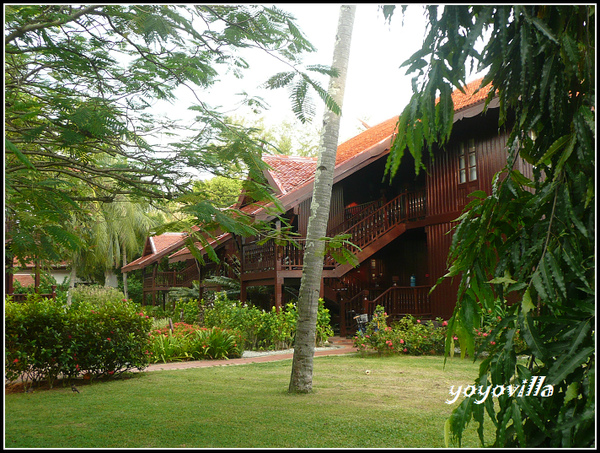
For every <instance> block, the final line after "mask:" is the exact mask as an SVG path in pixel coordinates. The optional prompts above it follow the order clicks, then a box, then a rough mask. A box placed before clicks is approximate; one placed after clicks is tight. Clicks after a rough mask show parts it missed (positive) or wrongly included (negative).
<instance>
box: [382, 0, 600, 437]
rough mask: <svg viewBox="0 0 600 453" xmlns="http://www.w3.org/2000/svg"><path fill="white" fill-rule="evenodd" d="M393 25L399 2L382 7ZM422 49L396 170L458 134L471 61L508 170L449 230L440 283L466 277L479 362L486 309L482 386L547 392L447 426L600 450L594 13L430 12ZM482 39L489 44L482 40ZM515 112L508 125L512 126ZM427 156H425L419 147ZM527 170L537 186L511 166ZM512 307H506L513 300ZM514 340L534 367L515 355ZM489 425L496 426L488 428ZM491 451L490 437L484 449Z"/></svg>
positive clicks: (457, 320)
mask: <svg viewBox="0 0 600 453" xmlns="http://www.w3.org/2000/svg"><path fill="white" fill-rule="evenodd" d="M384 11H385V12H386V14H387V15H388V17H389V16H390V15H391V14H392V12H393V7H384ZM426 12H427V15H428V19H429V28H428V30H427V33H426V37H425V41H424V43H423V48H422V50H420V51H418V52H417V53H416V54H414V55H413V56H412V57H411V58H410V59H409V60H408V61H407V62H406V63H405V65H406V66H408V70H409V72H412V73H414V74H415V79H414V92H415V93H414V95H413V97H412V99H411V101H410V103H409V105H408V106H407V107H406V108H405V110H404V111H403V113H402V115H401V117H400V120H399V133H398V136H397V139H396V140H395V142H394V144H393V147H392V151H391V154H390V159H389V161H388V171H389V173H390V174H391V175H393V174H394V173H395V171H396V170H397V168H398V165H399V163H400V159H401V158H402V154H403V153H404V151H405V150H406V149H408V150H409V151H410V152H411V153H412V155H413V156H414V157H415V161H416V165H417V169H418V168H420V167H421V159H422V155H423V153H424V152H427V149H429V150H430V151H431V149H432V148H433V146H434V145H437V146H440V147H443V145H444V143H445V142H446V141H447V139H448V138H449V136H450V133H451V132H452V122H453V110H454V108H453V104H452V98H451V93H452V90H453V89H455V88H457V89H462V86H463V85H464V84H465V82H466V80H467V77H468V75H469V73H468V70H469V67H471V68H472V69H476V70H478V71H482V72H485V73H486V75H485V77H484V79H483V81H482V83H481V85H482V87H483V86H485V85H487V84H488V83H491V84H492V90H491V92H490V95H489V98H488V101H489V100H490V99H491V98H492V97H495V96H497V97H498V99H499V101H500V124H499V126H508V127H511V128H512V130H511V134H510V137H509V139H508V144H507V150H506V151H507V155H508V165H507V166H506V168H505V169H504V170H503V171H502V172H501V173H500V174H498V175H497V176H496V178H495V179H494V184H493V193H491V194H485V193H482V192H477V193H474V194H473V201H472V202H471V203H470V204H469V205H468V206H467V208H466V209H467V210H466V212H465V213H464V214H463V215H462V216H461V218H460V219H459V220H460V222H459V224H458V226H457V227H456V229H455V231H454V236H453V243H452V247H451V250H450V257H449V271H448V274H447V276H446V278H458V279H460V288H459V296H458V300H457V305H456V309H455V311H454V315H453V317H452V319H451V320H450V322H449V326H448V327H449V329H448V339H447V351H448V352H450V351H451V350H453V349H454V341H453V338H454V336H456V337H457V338H458V340H459V343H460V348H461V351H462V353H463V354H464V353H465V352H466V353H468V354H469V355H470V356H473V354H474V352H475V351H474V338H473V337H474V328H475V327H478V325H479V322H480V319H481V317H482V316H483V315H484V314H487V313H491V314H493V315H494V316H500V318H501V322H500V323H499V325H498V327H497V328H496V330H495V331H493V332H492V335H491V337H490V341H494V342H495V344H496V347H495V349H494V350H493V352H492V353H491V354H490V355H489V357H487V358H486V359H485V360H484V361H483V362H482V364H481V367H480V374H479V376H478V378H477V379H476V380H475V382H474V385H475V386H477V387H478V386H483V387H484V388H487V386H492V387H495V386H508V385H511V384H514V385H520V384H522V382H523V381H524V380H527V381H530V380H531V379H532V377H533V376H544V377H545V380H546V381H545V383H546V384H549V385H552V386H553V388H554V393H553V395H552V397H549V398H539V397H538V398H533V397H529V398H527V397H510V396H508V395H503V396H500V397H498V398H489V399H487V400H486V402H485V403H484V404H476V403H475V402H474V399H475V398H473V397H471V398H465V400H464V401H463V402H462V404H460V406H459V407H458V408H457V409H456V410H455V411H454V412H453V414H452V417H451V418H450V419H449V421H448V424H447V426H446V434H447V435H448V437H447V440H449V439H450V438H453V439H455V440H457V441H458V442H459V443H460V440H461V436H462V432H463V430H464V429H465V427H466V426H467V424H468V423H469V421H470V420H472V419H474V420H475V421H476V422H477V423H478V424H479V427H478V433H479V436H480V438H481V442H482V444H484V443H485V442H484V436H483V433H484V430H483V425H484V423H491V424H492V425H493V427H492V430H494V431H493V432H494V440H493V441H492V444H493V445H495V446H518V447H575V446H579V447H582V446H586V447H587V446H593V445H594V444H595V433H594V418H595V394H594V393H595V340H594V326H595V301H594V298H595V251H594V248H595V237H596V235H595V174H596V170H595V138H596V137H595V105H596V104H595V101H596V97H595V94H596V93H595V83H596V81H595V64H596V62H595V55H596V49H595V39H596V30H595V22H596V17H595V7H594V6H591V5H581V6H573V5H565V6H538V5H527V6H517V5H506V6H481V5H479V6H467V5H461V6H444V7H437V6H429V7H426ZM484 37H485V38H486V43H485V45H484V46H483V50H482V51H481V52H478V51H477V50H476V46H475V43H476V42H477V40H479V39H481V38H484ZM509 115H511V116H512V117H513V118H514V122H511V123H510V124H509V123H507V122H506V120H507V118H508V117H509ZM424 150H425V151H424ZM518 157H521V158H523V159H525V160H526V161H527V162H529V163H530V164H531V165H532V166H533V169H534V171H533V177H532V178H531V179H530V178H528V177H526V176H525V175H523V174H521V173H520V172H519V171H518V170H516V169H515V167H513V164H514V162H515V161H516V159H517V158H518ZM508 300H511V301H512V303H509V302H508ZM517 332H519V333H520V335H521V336H522V338H523V339H524V340H525V342H526V343H527V348H528V349H527V351H526V354H527V355H528V356H529V361H528V363H527V366H523V365H521V364H520V363H519V362H518V361H517V355H516V353H515V348H514V339H515V334H516V333H517ZM486 419H487V420H488V421H486ZM488 443H489V441H488Z"/></svg>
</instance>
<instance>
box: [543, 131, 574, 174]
mask: <svg viewBox="0 0 600 453" xmlns="http://www.w3.org/2000/svg"><path fill="white" fill-rule="evenodd" d="M570 138H571V135H570V134H567V135H563V136H562V137H560V138H559V139H557V140H556V141H554V143H552V145H550V147H549V148H548V150H547V151H546V152H545V153H544V155H543V156H542V157H540V158H539V160H538V161H537V162H536V164H535V165H536V166H539V165H541V164H546V165H548V164H550V158H551V157H552V156H553V155H554V154H556V153H557V152H558V151H560V150H561V149H562V148H564V146H565V145H566V144H567V143H568V142H569V139H570Z"/></svg>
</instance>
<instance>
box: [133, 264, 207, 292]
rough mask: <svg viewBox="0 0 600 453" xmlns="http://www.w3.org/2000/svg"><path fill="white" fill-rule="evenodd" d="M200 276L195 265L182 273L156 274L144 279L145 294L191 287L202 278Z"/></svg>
mask: <svg viewBox="0 0 600 453" xmlns="http://www.w3.org/2000/svg"><path fill="white" fill-rule="evenodd" d="M199 275H200V274H199V273H198V268H197V267H196V265H195V264H194V265H191V266H189V267H187V268H186V269H184V270H182V271H169V272H156V273H155V274H153V275H152V276H150V277H146V278H144V292H152V291H157V290H158V291H162V290H167V289H170V288H184V287H191V286H192V282H193V281H194V280H198V279H199V278H200V277H199Z"/></svg>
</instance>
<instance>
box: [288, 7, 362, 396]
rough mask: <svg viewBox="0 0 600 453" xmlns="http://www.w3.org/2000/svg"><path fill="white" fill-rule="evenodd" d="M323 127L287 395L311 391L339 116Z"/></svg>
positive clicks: (344, 35) (342, 66)
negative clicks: (324, 239)
mask: <svg viewBox="0 0 600 453" xmlns="http://www.w3.org/2000/svg"><path fill="white" fill-rule="evenodd" d="M355 12H356V6H354V5H342V6H341V7H340V17H339V21H338V29H337V34H336V41H335V47H334V51H333V64H332V66H333V67H334V68H336V69H337V70H338V77H335V78H333V77H332V78H331V80H330V82H329V94H330V95H331V97H332V98H333V99H334V100H335V102H336V103H337V104H338V106H339V107H340V108H341V107H342V103H343V100H344V89H345V84H346V72H347V69H348V59H349V55H350V41H351V38H352V27H353V24H354V15H355ZM323 126H324V127H323V134H322V136H321V144H320V150H319V159H318V162H317V169H316V172H315V181H314V186H313V197H312V203H311V207H310V211H311V212H310V218H309V220H308V228H307V233H306V249H305V252H304V268H303V271H302V280H301V283H300V293H299V295H298V322H297V327H296V339H295V343H294V359H293V363H292V375H291V379H290V386H289V392H293V393H308V392H310V391H311V390H312V375H313V357H314V354H315V336H316V326H317V310H318V307H319V293H320V289H321V276H322V273H323V252H324V249H325V243H324V241H322V240H320V238H322V237H324V236H325V235H326V233H327V220H328V219H329V206H330V203H331V188H332V185H333V170H334V168H335V158H336V153H337V142H338V135H339V129H340V117H339V116H338V115H336V114H335V113H333V112H331V111H330V110H328V109H326V110H325V113H324V115H323Z"/></svg>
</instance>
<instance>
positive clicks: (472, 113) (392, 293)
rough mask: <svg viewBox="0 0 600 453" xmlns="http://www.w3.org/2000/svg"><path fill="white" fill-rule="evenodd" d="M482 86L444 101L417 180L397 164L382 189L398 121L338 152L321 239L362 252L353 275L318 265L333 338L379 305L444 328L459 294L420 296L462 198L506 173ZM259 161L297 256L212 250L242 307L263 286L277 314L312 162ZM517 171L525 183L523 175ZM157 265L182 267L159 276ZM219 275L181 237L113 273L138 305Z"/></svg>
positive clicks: (229, 246)
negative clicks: (137, 288) (337, 239)
mask: <svg viewBox="0 0 600 453" xmlns="http://www.w3.org/2000/svg"><path fill="white" fill-rule="evenodd" d="M480 82H481V79H480V80H477V81H474V82H472V83H470V84H468V85H467V87H466V93H465V94H463V93H461V92H459V91H456V92H455V93H454V94H453V100H454V106H455V116H454V123H455V124H454V128H453V132H452V136H451V139H450V141H449V143H448V144H447V146H445V147H444V149H437V150H435V151H434V158H433V159H430V158H427V159H426V160H425V165H426V171H421V172H420V174H419V175H418V176H417V175H416V174H415V170H414V160H413V158H412V156H411V155H410V153H408V152H407V153H405V155H404V157H403V160H402V162H401V165H400V167H399V170H398V172H397V174H396V176H395V178H394V179H393V181H392V182H391V183H390V182H388V181H385V182H384V181H383V176H384V170H385V164H386V160H387V157H388V154H389V150H390V144H391V141H392V139H393V137H394V134H395V130H396V123H397V119H398V118H397V117H394V118H391V119H389V120H388V121H384V122H383V123H381V124H378V125H376V126H374V127H370V128H369V129H367V130H366V131H364V132H362V133H361V134H359V135H357V136H355V137H353V138H351V139H350V140H348V141H346V142H344V143H342V144H341V145H339V147H338V150H337V159H336V167H335V173H334V184H333V189H332V200H331V210H330V215H329V225H328V234H327V236H329V237H333V236H335V235H336V234H339V233H347V234H350V235H351V238H350V241H351V242H352V243H354V244H356V245H357V246H359V247H360V249H361V251H360V252H358V253H356V256H357V258H358V260H359V262H360V264H359V266H358V267H356V268H353V267H352V266H350V265H347V264H346V265H343V264H342V265H341V264H339V263H337V262H336V261H335V260H334V259H332V258H331V257H330V256H326V257H325V259H324V263H323V277H322V284H321V295H322V297H323V298H324V300H325V302H326V307H327V308H329V309H330V311H331V314H332V321H333V322H334V323H335V324H337V325H339V330H340V334H341V335H345V334H346V333H348V332H349V330H350V329H352V328H353V326H355V325H356V324H355V322H354V321H353V317H354V316H356V315H357V314H360V313H365V312H369V313H371V312H372V310H373V309H374V307H375V306H376V305H378V304H379V305H382V306H384V307H385V309H386V311H387V313H388V314H389V315H390V316H391V317H400V316H402V315H404V314H413V315H415V316H418V317H421V318H435V317H442V318H444V319H448V318H449V317H450V316H451V314H452V311H453V309H454V305H455V302H456V291H457V284H458V282H451V281H444V282H443V283H442V284H441V285H439V286H438V287H437V288H436V289H435V290H434V291H433V292H432V293H431V294H430V289H431V287H432V285H434V284H435V282H436V281H437V280H438V278H440V277H442V276H443V275H445V274H446V273H447V255H448V251H449V247H450V243H451V240H452V235H451V230H452V228H453V226H454V225H455V222H454V221H455V219H457V218H458V217H459V216H460V214H461V212H462V210H463V208H464V207H465V205H466V204H467V201H468V197H467V195H468V194H469V193H471V192H473V191H475V190H483V191H485V192H487V193H490V192H491V183H492V178H493V176H494V174H495V173H496V172H498V171H500V170H501V169H502V168H503V167H504V166H505V165H506V156H507V153H506V150H505V146H506V140H507V137H508V131H499V130H498V108H497V105H498V104H497V102H495V101H492V102H491V103H490V104H489V105H488V108H487V110H486V111H485V112H484V102H485V98H486V96H487V94H488V89H482V90H479V91H476V89H477V88H478V87H479V84H480ZM263 159H264V160H265V162H267V163H268V164H269V166H270V167H271V169H270V170H268V171H267V172H266V174H265V176H266V178H267V180H268V181H269V183H270V185H271V186H272V188H273V191H274V192H275V194H276V196H277V197H278V199H279V201H280V202H281V204H282V205H283V207H284V209H285V214H284V216H285V217H286V218H287V220H288V221H289V223H290V224H291V225H292V226H293V229H294V231H295V232H297V233H298V234H299V237H300V239H299V240H298V241H297V242H298V243H299V244H300V245H301V246H300V248H297V247H294V246H292V245H285V246H282V245H276V244H275V243H274V242H272V241H270V242H267V243H265V244H259V243H257V242H256V241H255V240H254V239H255V238H238V237H234V236H232V235H230V234H223V235H221V236H219V237H218V238H217V240H216V241H214V246H215V248H216V250H217V253H218V254H219V257H220V258H221V259H222V261H223V263H226V262H227V260H233V259H235V260H239V279H240V284H241V297H240V298H241V300H246V298H247V295H248V289H249V288H251V287H255V286H266V287H269V288H271V301H270V302H267V303H270V304H274V305H275V306H277V307H280V306H282V304H284V303H286V301H287V300H288V298H289V296H288V293H289V292H290V291H289V290H291V292H293V291H294V290H296V292H297V289H298V288H299V286H300V279H301V274H302V267H303V253H304V252H303V243H304V242H303V238H305V237H306V228H307V225H308V218H309V215H310V203H311V197H312V188H313V182H314V172H315V168H316V159H312V158H304V157H293V156H264V157H263ZM517 165H518V166H520V167H519V169H520V170H521V172H523V173H524V174H525V175H527V176H529V175H530V169H529V168H528V166H527V165H526V164H524V163H523V162H519V163H518V164H517ZM245 203H246V200H244V198H243V196H242V197H241V199H240V202H239V207H240V209H241V210H243V211H244V212H246V213H248V214H250V215H253V216H255V217H256V218H261V219H267V220H268V219H269V217H268V214H267V213H266V211H265V210H264V209H263V208H261V207H260V206H256V205H253V204H248V205H246V204H245ZM449 232H450V234H449ZM161 260H167V261H168V262H169V263H171V265H174V264H175V263H178V265H179V266H181V267H180V269H179V270H178V271H169V272H165V271H161V272H159V271H158V267H157V265H158V263H159V262H160V261H161ZM183 263H185V264H183ZM218 267H219V265H217V264H214V263H211V264H210V265H209V266H205V267H201V266H198V264H197V263H196V262H195V260H194V259H193V257H192V254H191V253H190V252H189V250H187V249H186V248H185V247H184V246H183V237H181V235H179V236H178V235H177V234H170V235H169V234H168V235H162V236H158V237H154V238H149V239H148V242H147V244H146V248H145V249H144V253H143V255H142V257H140V258H139V259H137V260H136V261H133V262H132V263H130V264H129V265H127V266H125V267H124V268H123V269H122V271H123V272H131V271H133V270H136V269H143V270H144V272H145V279H144V291H145V294H147V295H149V296H151V297H152V298H153V300H156V295H157V294H158V293H159V292H160V291H165V290H168V289H171V288H173V287H177V286H184V285H188V286H189V285H190V283H191V281H192V280H201V279H203V278H204V276H205V275H209V274H210V273H215V272H216V273H218V272H219V271H222V270H223V268H221V269H219V268H218ZM251 302H254V301H251ZM265 308H268V307H265Z"/></svg>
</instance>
